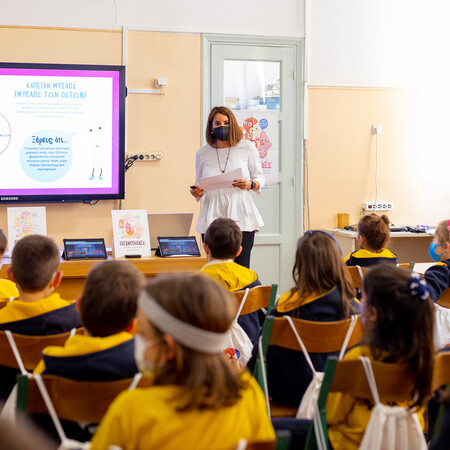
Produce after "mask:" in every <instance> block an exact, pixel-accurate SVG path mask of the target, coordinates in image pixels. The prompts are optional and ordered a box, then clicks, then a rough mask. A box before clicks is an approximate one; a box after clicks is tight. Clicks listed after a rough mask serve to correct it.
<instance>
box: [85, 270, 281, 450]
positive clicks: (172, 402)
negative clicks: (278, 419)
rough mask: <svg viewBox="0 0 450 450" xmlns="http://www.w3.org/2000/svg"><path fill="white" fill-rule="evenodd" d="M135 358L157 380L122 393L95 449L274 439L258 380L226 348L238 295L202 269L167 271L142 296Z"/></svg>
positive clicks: (94, 443) (196, 445)
mask: <svg viewBox="0 0 450 450" xmlns="http://www.w3.org/2000/svg"><path fill="white" fill-rule="evenodd" d="M138 305H139V310H138V315H137V318H138V330H139V335H138V336H139V337H137V340H136V346H135V359H136V364H137V365H138V367H139V368H140V369H141V370H142V371H143V372H144V374H149V375H151V376H152V377H153V385H152V386H151V387H149V388H138V389H136V390H134V391H127V392H123V393H122V394H120V395H119V396H118V397H117V399H116V400H115V401H114V402H113V404H112V405H111V406H110V408H109V410H108V411H107V413H106V415H105V417H104V418H103V420H102V422H101V424H100V427H99V429H98V431H97V433H96V434H95V435H94V438H93V440H92V445H91V449H92V450H95V449H105V448H108V446H110V445H117V446H119V447H120V448H122V449H123V450H126V449H136V448H157V449H169V448H170V449H173V448H183V449H191V448H192V449H196V448H221V449H234V448H236V446H237V444H238V442H239V441H240V440H241V439H243V438H244V439H247V440H255V441H256V440H274V439H275V434H274V431H273V428H272V425H271V423H270V419H269V417H268V415H267V411H266V408H265V401H264V397H263V395H262V392H261V391H260V389H259V387H258V385H257V383H256V381H255V380H254V379H253V378H252V376H251V375H250V374H249V373H248V372H240V371H239V370H237V369H236V367H235V366H233V365H231V364H229V362H227V360H226V358H225V356H224V355H223V354H222V349H223V348H225V347H226V343H227V331H228V329H229V327H230V325H231V323H232V321H233V318H234V316H235V314H236V302H235V300H234V299H233V297H232V296H231V294H230V293H228V292H227V291H226V290H225V289H224V288H223V287H222V286H220V285H219V284H218V283H216V282H215V281H214V280H212V279H210V278H208V277H206V276H205V275H202V274H194V275H172V276H167V277H159V278H156V279H155V280H153V281H151V282H150V283H149V284H148V285H147V286H146V288H144V290H143V292H142V294H141V295H140V297H139V301H138Z"/></svg>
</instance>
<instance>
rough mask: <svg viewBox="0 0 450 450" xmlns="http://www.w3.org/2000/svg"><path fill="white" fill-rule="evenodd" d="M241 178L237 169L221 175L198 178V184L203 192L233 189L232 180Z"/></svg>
mask: <svg viewBox="0 0 450 450" xmlns="http://www.w3.org/2000/svg"><path fill="white" fill-rule="evenodd" d="M239 178H242V169H241V168H237V169H234V170H232V171H230V172H227V173H224V174H222V175H215V176H213V177H206V178H200V179H199V180H198V181H199V184H200V186H201V188H202V189H204V190H205V191H215V190H217V189H224V188H231V187H233V182H234V180H237V179H239Z"/></svg>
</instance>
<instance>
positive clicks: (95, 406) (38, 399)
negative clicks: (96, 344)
mask: <svg viewBox="0 0 450 450" xmlns="http://www.w3.org/2000/svg"><path fill="white" fill-rule="evenodd" d="M42 380H43V381H44V384H45V387H46V389H47V392H48V394H49V396H50V399H51V401H52V403H53V406H54V408H55V411H56V414H57V416H58V417H59V418H60V419H65V420H71V421H75V422H89V423H99V422H100V421H101V419H102V417H103V415H104V414H105V412H106V410H107V409H108V407H109V405H110V404H111V402H112V401H113V400H114V399H115V398H116V396H117V395H118V394H120V393H121V392H122V391H124V390H126V389H128V388H129V387H130V385H131V383H132V381H133V378H127V379H124V380H117V381H76V380H70V379H68V378H64V377H59V376H56V375H43V376H42ZM17 385H18V390H17V410H18V411H21V412H23V413H25V414H28V415H29V414H47V415H48V414H49V411H48V409H47V406H46V404H45V402H44V400H43V398H42V395H41V392H40V391H39V388H38V386H37V383H36V380H35V379H34V378H28V377H27V376H24V375H19V376H18V377H17ZM138 385H139V386H140V387H148V386H150V385H151V380H150V378H148V377H142V378H141V380H140V381H139V384H138Z"/></svg>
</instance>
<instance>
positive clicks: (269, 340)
mask: <svg viewBox="0 0 450 450" xmlns="http://www.w3.org/2000/svg"><path fill="white" fill-rule="evenodd" d="M292 321H293V322H294V325H295V329H296V330H297V332H298V334H299V336H300V338H301V340H302V341H303V343H304V345H305V347H306V350H307V351H308V353H330V352H337V351H339V350H341V347H342V344H343V342H344V339H345V337H346V334H347V331H348V328H349V325H350V322H351V319H345V320H340V321H337V322H312V321H308V320H302V319H292ZM362 333H363V328H362V324H361V320H360V318H359V317H358V320H357V322H356V324H355V328H354V330H353V333H352V335H351V338H350V340H349V342H348V344H347V348H348V347H351V346H353V345H355V344H357V343H358V342H359V340H360V339H361V336H362ZM269 345H278V346H280V347H284V348H288V349H292V350H298V351H302V350H301V349H300V347H299V343H298V341H297V339H296V337H295V335H294V333H293V330H292V328H291V326H290V324H289V323H288V321H287V319H285V318H284V317H273V316H267V317H266V319H265V321H264V324H263V328H262V334H261V343H260V347H261V351H258V356H257V358H256V364H255V368H254V370H253V375H254V377H255V378H256V380H257V381H258V383H259V386H260V387H261V389H262V391H263V392H264V393H265V394H266V398H267V395H268V392H267V386H265V383H264V378H265V376H264V374H265V373H267V364H266V361H267V350H268V348H269ZM260 353H262V356H261V354H260ZM268 410H270V408H269V406H268Z"/></svg>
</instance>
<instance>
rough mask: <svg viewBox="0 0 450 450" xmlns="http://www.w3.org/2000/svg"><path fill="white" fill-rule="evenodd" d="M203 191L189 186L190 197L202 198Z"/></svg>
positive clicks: (197, 187)
mask: <svg viewBox="0 0 450 450" xmlns="http://www.w3.org/2000/svg"><path fill="white" fill-rule="evenodd" d="M203 192H204V191H203V189H202V188H201V187H199V186H191V195H192V196H193V197H195V198H200V197H202V196H203Z"/></svg>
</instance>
